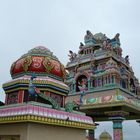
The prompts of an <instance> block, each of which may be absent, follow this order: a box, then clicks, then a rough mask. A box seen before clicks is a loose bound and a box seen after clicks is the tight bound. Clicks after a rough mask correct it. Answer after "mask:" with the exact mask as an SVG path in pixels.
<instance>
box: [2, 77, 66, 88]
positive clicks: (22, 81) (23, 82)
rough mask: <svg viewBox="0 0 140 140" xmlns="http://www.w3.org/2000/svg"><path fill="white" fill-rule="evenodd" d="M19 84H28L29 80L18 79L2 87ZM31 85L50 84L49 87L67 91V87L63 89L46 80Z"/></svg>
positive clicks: (35, 81)
mask: <svg viewBox="0 0 140 140" xmlns="http://www.w3.org/2000/svg"><path fill="white" fill-rule="evenodd" d="M58 82H59V81H58ZM19 83H22V84H25V83H26V84H29V80H27V79H26V80H24V79H21V80H20V79H19V80H16V81H11V82H8V83H5V84H3V87H7V86H10V85H14V84H19ZM33 83H35V84H50V85H53V86H56V87H59V88H62V89H66V90H68V87H65V86H63V85H59V83H53V82H50V81H47V80H34V81H33Z"/></svg>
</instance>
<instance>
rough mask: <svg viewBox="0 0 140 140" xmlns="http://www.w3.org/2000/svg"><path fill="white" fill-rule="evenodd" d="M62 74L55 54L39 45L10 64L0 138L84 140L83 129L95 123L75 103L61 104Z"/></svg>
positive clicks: (0, 111) (64, 89)
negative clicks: (9, 77)
mask: <svg viewBox="0 0 140 140" xmlns="http://www.w3.org/2000/svg"><path fill="white" fill-rule="evenodd" d="M65 73H66V72H65V68H64V66H63V65H62V64H61V63H60V61H59V60H58V59H57V57H56V56H54V55H53V53H52V52H51V51H50V50H49V49H47V48H45V47H42V46H39V47H35V48H33V49H31V50H30V51H29V52H28V53H26V54H24V55H23V56H21V57H20V58H19V59H18V60H17V61H15V62H14V63H13V64H12V66H11V76H12V80H10V81H8V82H6V83H4V84H3V89H4V91H5V94H6V99H5V104H3V103H1V106H0V140H39V139H41V140H46V139H48V140H55V139H56V140H64V139H67V140H71V139H76V140H85V130H87V129H92V130H93V129H95V127H96V126H95V124H94V122H93V120H92V118H91V117H88V116H86V115H85V113H82V112H80V111H76V110H77V109H78V108H77V107H78V106H76V104H74V103H72V104H71V103H67V104H65V98H66V96H67V95H68V92H69V88H68V86H67V85H66V84H65V83H64V78H65ZM73 109H75V111H74V110H73Z"/></svg>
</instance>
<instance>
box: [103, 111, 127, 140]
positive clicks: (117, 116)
mask: <svg viewBox="0 0 140 140" xmlns="http://www.w3.org/2000/svg"><path fill="white" fill-rule="evenodd" d="M105 114H106V115H108V116H109V120H111V121H112V122H113V137H114V139H113V140H123V126H122V122H123V121H124V120H125V118H124V117H125V116H126V115H128V114H129V113H128V112H125V111H108V112H105Z"/></svg>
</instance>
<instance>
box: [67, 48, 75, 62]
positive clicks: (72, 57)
mask: <svg viewBox="0 0 140 140" xmlns="http://www.w3.org/2000/svg"><path fill="white" fill-rule="evenodd" d="M68 56H69V60H70V61H73V60H74V59H75V58H76V56H77V54H76V53H73V51H71V50H69V55H68Z"/></svg>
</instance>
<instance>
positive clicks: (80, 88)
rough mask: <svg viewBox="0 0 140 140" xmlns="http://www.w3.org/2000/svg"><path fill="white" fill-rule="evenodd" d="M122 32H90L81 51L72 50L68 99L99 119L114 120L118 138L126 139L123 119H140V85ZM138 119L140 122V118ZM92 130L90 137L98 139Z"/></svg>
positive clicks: (116, 137)
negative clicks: (125, 51)
mask: <svg viewBox="0 0 140 140" xmlns="http://www.w3.org/2000/svg"><path fill="white" fill-rule="evenodd" d="M119 36H120V35H119V33H117V34H116V35H115V37H114V38H112V39H110V38H108V37H107V36H106V35H105V34H102V33H97V34H92V33H91V32H90V31H87V32H86V35H85V37H84V44H83V43H82V42H81V43H80V46H79V51H78V53H74V52H73V51H71V50H70V51H69V53H70V54H69V57H70V59H69V60H70V61H69V62H68V63H67V65H66V69H67V71H68V73H67V79H66V83H67V85H68V86H69V88H70V91H69V95H68V96H67V98H66V102H70V101H75V102H80V110H81V111H82V112H85V113H86V114H87V115H88V116H91V117H92V118H93V120H94V121H95V122H98V121H112V122H113V136H114V140H123V131H122V122H123V121H124V120H137V119H140V86H139V81H138V79H137V78H136V77H135V75H134V72H133V69H132V67H131V65H130V63H129V55H127V56H126V57H123V56H122V48H121V44H120V39H119ZM137 122H140V121H139V120H137ZM93 133H94V132H93V131H92V130H90V131H89V138H90V139H94V138H92V137H93V135H94V134H93Z"/></svg>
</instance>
